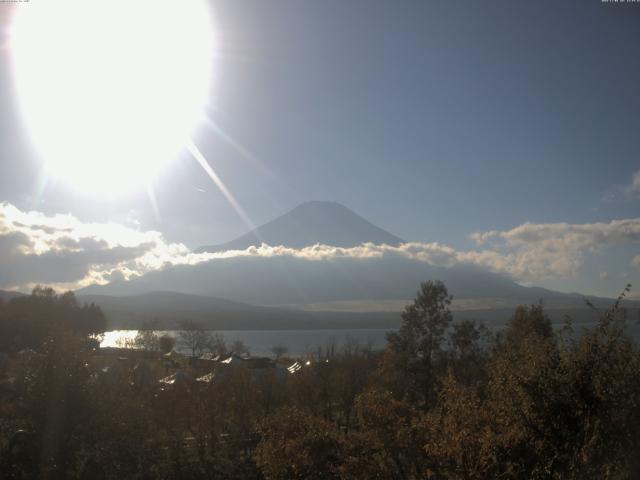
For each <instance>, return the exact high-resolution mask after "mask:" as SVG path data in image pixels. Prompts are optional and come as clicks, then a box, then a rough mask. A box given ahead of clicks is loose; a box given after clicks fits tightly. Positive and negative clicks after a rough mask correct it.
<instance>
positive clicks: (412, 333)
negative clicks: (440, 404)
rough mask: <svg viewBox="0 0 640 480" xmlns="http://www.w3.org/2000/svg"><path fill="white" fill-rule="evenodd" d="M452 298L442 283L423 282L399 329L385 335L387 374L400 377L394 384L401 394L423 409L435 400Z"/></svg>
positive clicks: (404, 314)
mask: <svg viewBox="0 0 640 480" xmlns="http://www.w3.org/2000/svg"><path fill="white" fill-rule="evenodd" d="M451 299H452V297H451V296H450V295H449V292H448V291H447V287H446V286H445V285H444V283H442V282H441V281H431V280H429V281H428V282H423V283H422V284H421V285H420V291H418V294H417V296H416V298H415V300H414V302H413V303H412V304H411V305H408V306H407V307H406V308H405V310H404V312H403V313H402V325H401V326H400V330H399V331H398V332H393V333H390V334H388V335H387V341H388V346H387V352H386V353H385V363H386V365H384V367H385V370H386V373H387V374H392V375H394V374H395V375H400V376H401V377H402V378H400V382H395V383H396V387H399V388H400V390H401V392H400V393H402V394H404V395H405V396H407V398H408V399H409V400H411V401H414V402H420V403H422V404H423V406H424V407H425V408H428V407H429V406H430V405H431V403H432V402H433V400H434V398H433V383H434V380H435V372H434V364H435V362H436V361H437V359H438V358H437V357H438V355H439V354H440V353H441V345H442V342H443V339H444V335H445V332H446V330H447V328H448V327H449V324H450V323H451V320H452V315H451V310H450V309H449V305H451ZM396 379H398V377H396Z"/></svg>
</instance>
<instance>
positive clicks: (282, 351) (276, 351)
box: [271, 345, 288, 360]
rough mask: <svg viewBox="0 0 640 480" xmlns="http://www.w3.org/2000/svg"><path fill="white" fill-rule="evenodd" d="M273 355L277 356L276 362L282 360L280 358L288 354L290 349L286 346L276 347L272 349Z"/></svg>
mask: <svg viewBox="0 0 640 480" xmlns="http://www.w3.org/2000/svg"><path fill="white" fill-rule="evenodd" d="M271 353H273V354H274V355H275V356H276V360H280V357H282V356H283V355H286V354H287V353H288V349H287V347H285V346H284V345H274V346H273V347H271Z"/></svg>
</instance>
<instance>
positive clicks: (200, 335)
mask: <svg viewBox="0 0 640 480" xmlns="http://www.w3.org/2000/svg"><path fill="white" fill-rule="evenodd" d="M178 339H179V342H180V344H181V345H183V346H184V347H185V348H186V349H187V350H189V351H190V352H191V357H196V356H200V355H202V354H203V353H204V352H205V351H207V350H211V349H212V348H213V343H214V342H213V337H212V336H211V334H210V333H209V332H208V331H207V330H205V329H204V326H202V324H200V323H198V322H194V321H193V320H185V321H183V322H181V323H180V333H179V334H178Z"/></svg>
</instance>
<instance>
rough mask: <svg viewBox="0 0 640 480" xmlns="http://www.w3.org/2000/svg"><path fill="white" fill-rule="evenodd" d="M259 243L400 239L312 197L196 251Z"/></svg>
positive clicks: (348, 243)
mask: <svg viewBox="0 0 640 480" xmlns="http://www.w3.org/2000/svg"><path fill="white" fill-rule="evenodd" d="M263 243H266V244H267V245H271V246H280V245H282V246H285V247H292V248H304V247H308V246H311V245H315V244H318V243H321V244H325V245H332V246H335V247H345V248H346V247H355V246H358V245H361V244H363V243H374V244H387V245H400V244H402V243H404V241H403V240H402V239H401V238H399V237H397V236H395V235H393V234H392V233H389V232H388V231H386V230H384V229H382V228H380V227H378V226H376V225H374V224H373V223H371V222H369V221H368V220H366V219H364V218H363V217H361V216H360V215H358V214H357V213H355V212H353V211H352V210H351V209H349V208H347V207H345V206H344V205H341V204H340V203H337V202H327V201H319V200H313V201H309V202H304V203H301V204H300V205H298V206H296V207H295V208H293V209H292V210H290V211H288V212H287V213H285V214H283V215H280V216H278V217H276V218H274V219H273V220H271V221H269V222H267V223H265V224H263V225H261V226H259V227H256V228H255V229H253V230H251V231H249V232H247V233H245V234H244V235H241V236H240V237H238V238H235V239H234V240H231V241H229V242H225V243H222V244H219V245H205V246H201V247H199V248H198V249H196V252H198V253H203V252H220V251H225V250H246V249H247V248H249V247H251V246H260V245H261V244H263Z"/></svg>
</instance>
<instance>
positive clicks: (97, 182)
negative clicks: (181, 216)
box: [11, 0, 213, 193]
mask: <svg viewBox="0 0 640 480" xmlns="http://www.w3.org/2000/svg"><path fill="white" fill-rule="evenodd" d="M212 43H213V36H212V30H211V25H210V19H209V10H208V8H207V6H206V4H205V3H204V0H188V1H177V0H136V1H133V2H114V1H104V0H62V1H55V2H53V1H46V2H37V3H31V4H30V5H28V8H20V9H19V11H18V13H17V15H16V18H15V21H14V24H13V28H12V35H11V47H12V52H13V60H14V67H15V68H14V70H15V76H16V83H17V88H18V92H19V97H20V103H21V107H22V110H23V112H24V117H25V119H26V123H27V125H28V127H29V130H30V132H31V135H32V138H33V141H34V142H35V145H36V147H37V149H38V150H39V152H40V154H41V155H42V157H43V159H44V161H45V163H46V166H47V172H48V173H49V174H50V175H52V176H54V177H55V178H58V179H60V180H62V181H64V182H66V183H68V184H70V185H71V186H73V187H75V188H80V189H83V190H88V191H92V192H101V193H108V192H110V193H113V192H122V191H123V190H127V189H131V188H135V187H142V186H145V185H146V184H148V183H149V182H150V181H151V179H152V177H153V176H154V174H156V173H158V171H159V170H160V169H162V168H163V167H164V166H166V164H167V163H168V162H169V161H171V160H172V159H174V158H175V157H176V156H177V155H178V153H179V152H180V150H181V149H182V148H183V147H184V145H185V143H186V142H187V141H188V138H189V136H190V134H191V131H192V130H193V128H194V127H195V125H196V123H197V122H198V121H199V119H200V118H201V116H202V112H203V107H204V105H205V103H206V101H207V95H208V90H209V81H210V71H211V64H212V62H211V57H212V51H213V44H212Z"/></svg>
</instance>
